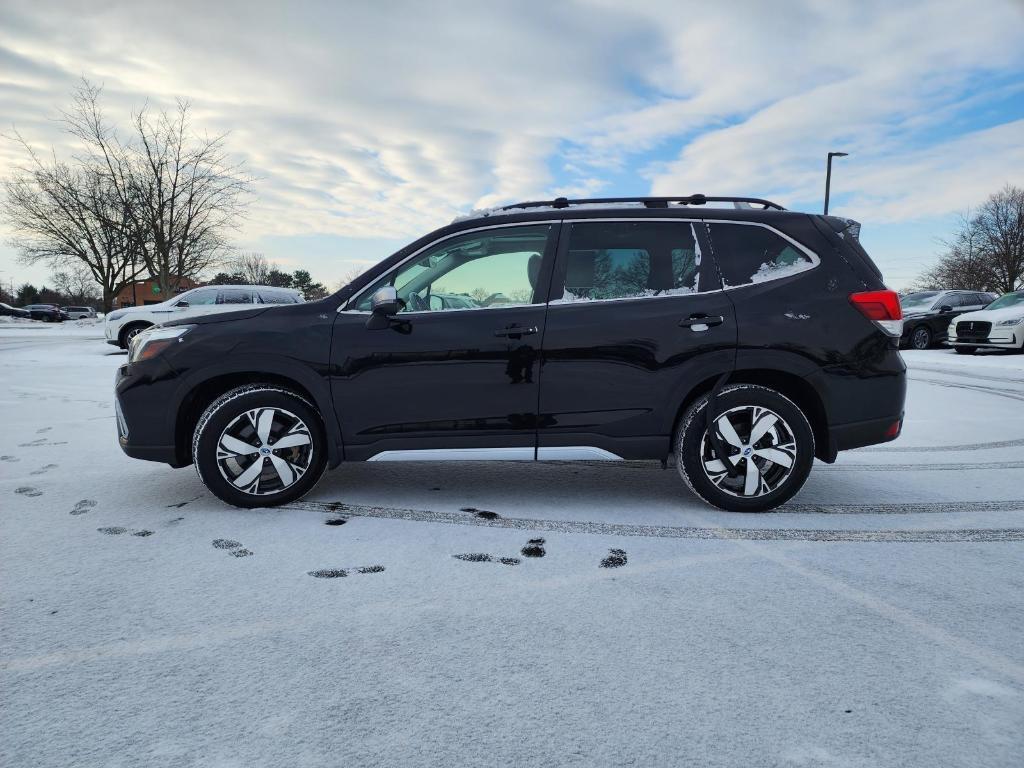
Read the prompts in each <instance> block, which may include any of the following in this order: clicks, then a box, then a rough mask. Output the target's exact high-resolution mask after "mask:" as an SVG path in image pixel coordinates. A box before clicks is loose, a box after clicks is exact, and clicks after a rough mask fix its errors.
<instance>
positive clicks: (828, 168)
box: [825, 152, 849, 216]
mask: <svg viewBox="0 0 1024 768" xmlns="http://www.w3.org/2000/svg"><path fill="white" fill-rule="evenodd" d="M847 154H849V153H847V152H829V153H828V161H827V162H826V164H825V215H826V216H827V215H828V195H829V190H830V188H831V186H832V158H833V157H846V156H847Z"/></svg>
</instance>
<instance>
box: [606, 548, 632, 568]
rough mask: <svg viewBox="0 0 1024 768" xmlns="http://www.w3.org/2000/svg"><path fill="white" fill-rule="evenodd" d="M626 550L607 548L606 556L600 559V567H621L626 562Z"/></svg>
mask: <svg viewBox="0 0 1024 768" xmlns="http://www.w3.org/2000/svg"><path fill="white" fill-rule="evenodd" d="M626 559H627V558H626V550H624V549H609V550H608V557H606V558H605V559H604V560H602V561H601V567H602V568H621V567H622V566H624V565H625V564H626Z"/></svg>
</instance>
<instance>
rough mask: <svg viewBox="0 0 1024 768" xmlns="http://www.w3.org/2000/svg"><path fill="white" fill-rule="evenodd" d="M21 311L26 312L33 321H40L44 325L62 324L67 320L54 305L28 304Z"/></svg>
mask: <svg viewBox="0 0 1024 768" xmlns="http://www.w3.org/2000/svg"><path fill="white" fill-rule="evenodd" d="M22 309H24V310H25V311H26V312H28V313H29V315H31V317H32V319H33V320H42V321H43V322H44V323H63V322H64V321H65V320H67V319H68V316H67V315H66V314H64V312H62V311H61V308H60V307H58V306H57V305H56V304H28V305H26V306H25V307H22Z"/></svg>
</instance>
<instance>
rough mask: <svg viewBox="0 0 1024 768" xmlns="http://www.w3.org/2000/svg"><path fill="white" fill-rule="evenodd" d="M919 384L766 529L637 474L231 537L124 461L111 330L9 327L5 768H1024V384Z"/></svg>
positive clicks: (327, 485) (522, 476) (0, 495)
mask: <svg viewBox="0 0 1024 768" xmlns="http://www.w3.org/2000/svg"><path fill="white" fill-rule="evenodd" d="M906 358H907V361H908V363H909V365H910V366H911V382H910V392H909V401H908V419H907V423H906V428H905V432H904V435H903V437H901V438H900V440H899V441H897V442H895V443H892V444H889V445H886V446H879V447H876V448H870V449H865V450H861V451H856V452H852V453H848V454H844V455H843V456H842V457H841V458H840V461H839V462H838V463H837V464H835V465H834V466H826V465H822V464H819V465H817V466H816V467H815V469H814V472H813V473H812V475H811V479H810V480H809V482H808V484H807V486H806V488H805V489H804V491H803V492H802V493H801V494H800V495H799V496H798V497H797V498H796V499H794V501H793V502H792V503H791V504H789V505H788V506H787V508H786V509H785V510H784V511H780V512H778V513H774V514H769V515H738V514H728V513H723V512H718V511H714V510H712V509H710V508H707V507H705V506H703V505H701V504H700V503H698V502H697V501H696V500H695V499H694V498H693V497H692V496H691V495H690V494H689V493H688V491H687V490H686V488H685V486H684V484H683V483H682V482H681V481H680V480H679V478H678V477H677V476H676V475H675V473H674V472H673V471H667V472H666V471H661V469H660V467H659V466H658V465H656V464H642V463H622V464H600V465H589V464H588V465H526V464H459V465H446V464H408V465H400V464H365V465H352V466H343V467H341V468H340V469H339V470H337V471H335V472H333V473H330V474H328V475H327V476H325V478H324V480H323V481H322V482H321V484H320V486H319V487H318V488H317V489H316V491H315V492H314V493H313V494H311V495H310V496H309V497H308V498H307V500H305V501H304V502H302V503H298V504H295V505H293V506H292V507H290V508H287V509H275V510H261V511H242V510H237V509H232V508H229V507H226V506H224V505H222V504H220V503H219V502H217V501H216V500H214V499H213V498H212V497H211V496H209V495H208V494H207V493H206V492H205V490H204V489H203V488H202V486H201V485H200V483H199V481H198V479H197V478H196V475H195V472H194V471H193V470H192V469H191V468H188V469H181V470H172V469H170V468H168V467H166V466H163V465H159V464H151V463H146V462H139V461H133V460H131V459H128V458H127V457H125V456H124V455H123V454H122V453H121V451H120V450H119V449H118V447H117V444H116V439H115V429H114V417H113V408H112V401H111V384H112V379H113V374H114V369H115V367H116V366H117V365H119V364H120V363H121V362H122V361H123V359H124V357H123V353H120V352H119V351H118V350H115V349H114V348H113V347H110V346H108V345H107V344H105V343H103V341H102V340H101V328H100V326H97V325H93V326H91V327H90V326H88V325H80V324H75V323H66V324H64V325H63V326H39V327H35V328H23V327H18V328H11V327H5V328H2V329H0V403H2V406H0V416H2V423H3V429H2V430H0V535H2V541H0V765H3V766H61V768H67V767H68V766H94V765H98V766H168V767H174V768H180V767H182V766H264V765H266V766H343V765H344V766H360V765H386V766H399V765H401V766H406V765H414V766H420V765H422V766H438V765H472V766H478V765H480V766H483V765H524V766H527V765H529V766H533V765H536V766H560V765H579V766H604V765H637V766H663V765H695V766H697V765H699V766H744V768H746V767H748V766H774V765H793V766H856V767H860V766H928V767H929V768H932V767H934V766H1019V765H1021V756H1022V755H1024V524H1022V522H1024V520H1022V516H1024V408H1022V406H1021V402H1022V401H1024V356H1006V355H1001V354H1000V355H986V356H983V357H977V358H971V357H958V356H956V355H954V354H953V353H952V352H949V351H942V350H935V351H930V352H910V353H907V354H906ZM341 521H344V522H343V524H342V522H341ZM540 539H543V543H541V542H540V541H539V540H540ZM531 541H532V543H531ZM524 550H525V552H524ZM527 554H530V555H534V556H532V557H531V556H527ZM540 554H543V556H542V557H541V556H537V555H540ZM460 555H487V556H490V557H489V558H484V557H469V558H459V557H458V556H460ZM501 558H511V559H510V560H508V561H507V562H502V560H501ZM602 563H605V564H606V565H617V566H618V567H602ZM325 571H326V572H327V573H319V574H318V576H319V577H318V576H317V575H311V573H317V572H325ZM332 571H333V572H335V573H337V572H340V571H344V572H345V573H346V574H347V575H346V576H344V577H337V578H323V576H326V575H333V574H332V573H331V572H332Z"/></svg>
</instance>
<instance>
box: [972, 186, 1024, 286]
mask: <svg viewBox="0 0 1024 768" xmlns="http://www.w3.org/2000/svg"><path fill="white" fill-rule="evenodd" d="M973 223H974V226H975V227H976V229H977V233H978V239H979V241H980V247H981V250H982V251H983V253H984V254H985V259H986V261H987V263H988V265H989V268H990V269H991V271H992V279H993V283H992V288H993V290H997V291H999V292H1000V293H1009V292H1010V291H1015V290H1018V289H1020V288H1024V189H1021V188H1020V187H1014V186H1010V185H1006V186H1005V187H1003V188H1002V189H1001V190H1000V191H998V192H996V193H995V194H994V195H992V196H990V197H989V199H988V200H986V201H985V203H984V205H982V206H981V208H979V209H978V215H977V216H976V217H975V218H974V222H973Z"/></svg>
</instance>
